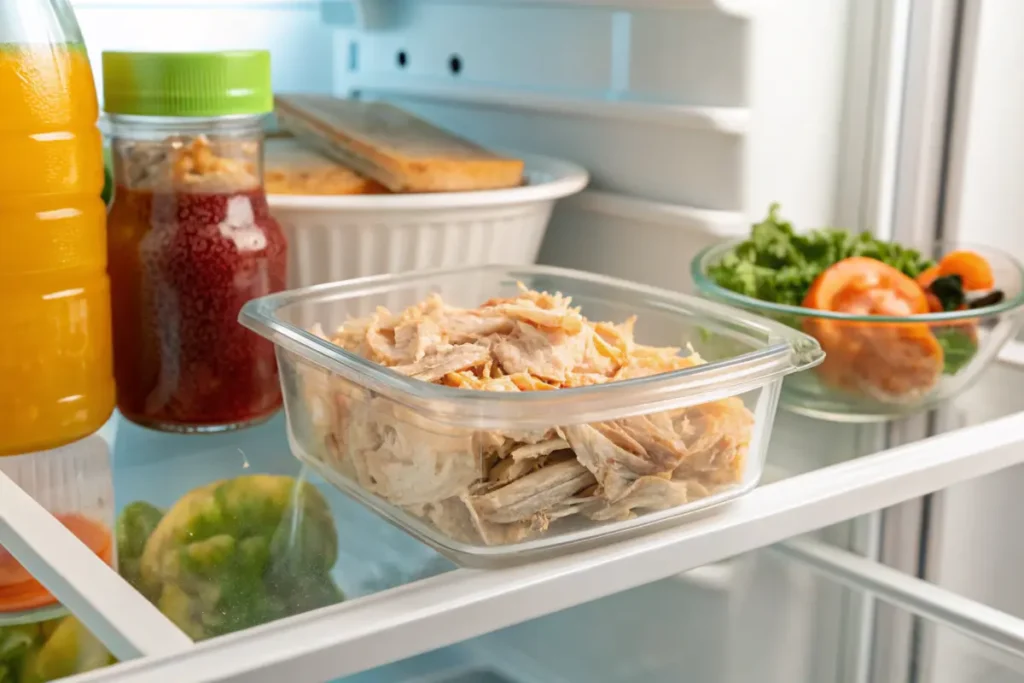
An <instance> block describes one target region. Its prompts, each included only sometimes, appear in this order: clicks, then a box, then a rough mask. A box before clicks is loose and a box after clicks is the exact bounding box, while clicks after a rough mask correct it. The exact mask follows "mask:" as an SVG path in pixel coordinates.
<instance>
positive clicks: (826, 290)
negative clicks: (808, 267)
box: [803, 256, 928, 316]
mask: <svg viewBox="0 0 1024 683" xmlns="http://www.w3.org/2000/svg"><path fill="white" fill-rule="evenodd" d="M803 305H804V307H805V308H816V309H818V310H819V311H837V312H841V313H851V314H854V315H895V316H902V315H917V314H920V313H927V312H928V299H927V298H926V297H925V291H924V288H922V287H921V285H919V284H918V283H917V282H914V280H913V279H911V278H910V277H908V276H906V275H904V274H903V273H902V272H901V271H899V270H897V269H896V268H893V267H892V266H890V265H888V264H885V263H882V262H881V261H878V260H876V259H873V258H868V257H866V256H854V257H852V258H848V259H843V260H842V261H840V262H839V263H836V264H833V265H832V266H831V267H830V268H828V269H827V270H825V272H823V273H822V274H821V275H819V276H818V277H817V279H816V280H815V281H814V283H813V284H811V288H810V289H809V290H808V291H807V296H806V297H804V302H803Z"/></svg>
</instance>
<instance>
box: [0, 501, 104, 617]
mask: <svg viewBox="0 0 1024 683" xmlns="http://www.w3.org/2000/svg"><path fill="white" fill-rule="evenodd" d="M57 518H58V519H59V520H60V521H61V523H63V524H64V526H65V527H67V528H68V530H69V531H71V533H73V534H74V535H75V536H77V537H78V538H79V540H81V541H82V542H83V543H85V545H86V546H88V547H89V548H90V549H91V550H92V551H93V552H94V553H96V554H97V555H98V556H99V557H100V559H102V560H103V561H104V562H106V563H107V564H111V563H112V562H113V555H114V544H113V540H112V538H111V536H110V531H109V530H108V529H107V528H106V527H105V526H104V525H102V524H100V523H99V522H95V521H93V520H91V519H88V518H86V517H83V516H82V515H77V514H69V515H57ZM55 602H56V599H55V598H54V597H53V595H51V594H50V592H49V591H48V590H46V589H45V588H44V587H43V586H42V584H40V583H39V582H38V581H36V580H35V578H34V577H33V576H32V575H31V574H29V572H28V570H26V569H25V568H24V567H22V566H21V564H20V563H19V562H18V561H17V560H15V559H14V557H13V556H12V555H11V554H10V553H8V552H7V551H6V550H4V549H3V548H0V613H4V612H20V611H22V610H27V609H35V608H37V607H44V606H46V605H52V604H53V603H55Z"/></svg>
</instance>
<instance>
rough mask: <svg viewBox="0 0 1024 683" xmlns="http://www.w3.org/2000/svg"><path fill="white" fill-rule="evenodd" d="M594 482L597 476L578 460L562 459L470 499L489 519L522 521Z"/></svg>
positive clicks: (478, 512) (506, 521)
mask: <svg viewBox="0 0 1024 683" xmlns="http://www.w3.org/2000/svg"><path fill="white" fill-rule="evenodd" d="M513 462H514V461H513ZM593 483H594V476H593V475H592V474H591V473H590V472H589V471H587V468H585V467H584V466H583V465H581V464H580V463H579V462H577V461H576V460H563V461H561V462H557V463H554V464H551V465H548V466H547V467H544V468H542V469H539V470H537V471H535V472H531V473H530V474H527V475H525V476H523V477H522V478H520V479H517V480H516V481H514V482H512V483H511V484H508V485H506V486H503V487H501V488H500V489H497V490H496V491H492V492H491V493H488V494H486V495H483V496H476V497H474V498H471V499H470V502H471V503H472V505H473V507H474V508H475V509H476V511H477V514H479V515H480V517H481V518H482V519H486V520H487V521H489V522H499V523H509V522H520V521H523V520H525V519H529V518H530V517H532V516H533V515H536V514H538V513H543V512H544V511H545V510H548V509H549V508H552V507H554V506H555V505H557V504H558V503H560V502H562V501H564V500H565V499H566V498H568V497H570V496H572V495H573V494H574V493H576V492H578V491H580V490H582V489H584V488H586V487H588V486H590V485H591V484H593Z"/></svg>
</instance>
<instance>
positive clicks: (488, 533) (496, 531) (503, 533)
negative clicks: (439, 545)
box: [409, 497, 537, 545]
mask: <svg viewBox="0 0 1024 683" xmlns="http://www.w3.org/2000/svg"><path fill="white" fill-rule="evenodd" d="M409 511H410V512H412V513H413V514H415V515H417V516H419V517H425V518H426V519H428V520H429V521H430V523H431V524H433V525H434V526H435V527H437V529H438V530H439V531H440V532H441V533H443V534H445V535H446V536H449V537H451V538H454V539H455V540H457V541H461V542H463V543H480V542H483V543H484V544H485V545H509V544H512V543H521V542H523V541H525V540H526V539H527V538H529V537H530V536H531V535H533V534H535V533H537V530H536V529H535V528H533V526H532V520H531V521H527V522H518V523H515V524H493V523H491V522H486V521H484V520H482V519H480V518H479V517H478V516H477V514H476V512H475V511H474V510H473V509H472V506H470V505H469V503H468V501H467V499H466V498H465V497H461V498H449V499H448V500H444V501H442V502H440V503H434V504H431V505H426V506H423V507H421V508H411V509H410V510H409Z"/></svg>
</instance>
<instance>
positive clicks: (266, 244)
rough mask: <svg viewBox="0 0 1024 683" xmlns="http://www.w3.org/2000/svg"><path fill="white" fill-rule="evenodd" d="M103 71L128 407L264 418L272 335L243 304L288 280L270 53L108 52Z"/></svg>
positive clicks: (174, 424) (274, 399) (225, 418)
mask: <svg viewBox="0 0 1024 683" xmlns="http://www.w3.org/2000/svg"><path fill="white" fill-rule="evenodd" d="M103 82H104V97H105V109H106V111H107V113H108V114H109V115H110V121H111V124H112V136H111V137H112V141H111V143H112V147H113V157H114V186H115V187H114V200H113V204H112V206H111V209H110V217H109V223H110V228H109V261H110V279H111V287H112V300H113V313H114V352H115V353H114V371H115V376H116V379H117V395H118V408H119V409H120V410H121V412H122V413H123V414H124V415H125V417H127V418H128V419H129V420H132V421H133V422H137V423H139V424H142V425H145V426H149V427H153V428H156V429H162V430H167V431H177V432H203V431H221V430H225V429H233V428H238V427H242V426H246V425H249V424H253V423H257V422H261V421H263V420H265V419H267V418H268V417H270V416H271V415H272V414H273V413H274V412H275V411H276V410H277V409H278V408H279V407H280V405H281V394H280V387H279V385H278V379H277V366H276V363H275V361H274V349H273V345H272V344H270V343H269V342H267V341H266V340H265V339H262V338H260V337H259V336H258V335H255V334H253V333H252V332H250V331H249V330H247V329H245V328H244V327H242V326H241V325H239V324H238V322H237V318H238V312H239V310H240V309H241V307H242V304H244V303H245V302H246V301H248V300H249V299H252V298H255V297H258V296H263V295H265V294H269V293H271V292H276V291H279V290H281V289H284V286H285V271H286V266H287V254H286V245H285V237H284V234H283V233H282V231H281V228H280V226H279V225H278V224H277V222H276V221H275V220H274V219H273V218H272V217H271V215H270V210H269V208H268V206H267V198H266V195H265V194H264V189H263V169H262V158H263V157H262V155H263V133H262V128H261V121H262V118H263V116H264V115H265V114H267V113H269V112H270V111H271V110H272V98H271V90H270V57H269V54H268V53H266V52H255V51H254V52H222V53H180V54H174V53H124V52H107V53H104V55H103Z"/></svg>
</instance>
